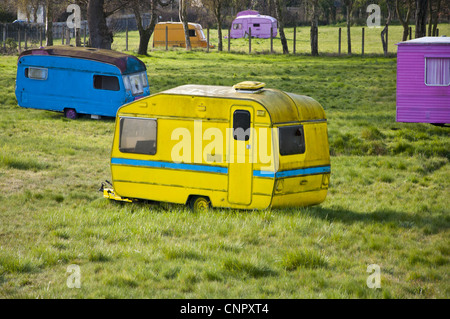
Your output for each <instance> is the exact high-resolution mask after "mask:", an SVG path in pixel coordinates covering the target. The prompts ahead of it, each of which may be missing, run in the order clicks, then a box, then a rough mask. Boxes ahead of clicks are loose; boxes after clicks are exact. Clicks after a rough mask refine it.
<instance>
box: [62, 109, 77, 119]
mask: <svg viewBox="0 0 450 319" xmlns="http://www.w3.org/2000/svg"><path fill="white" fill-rule="evenodd" d="M64 116H65V117H66V118H68V119H71V120H75V119H76V118H77V117H78V114H77V111H75V109H65V110H64Z"/></svg>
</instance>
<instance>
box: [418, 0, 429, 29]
mask: <svg viewBox="0 0 450 319" xmlns="http://www.w3.org/2000/svg"><path fill="white" fill-rule="evenodd" d="M427 1H428V0H416V34H415V37H416V38H421V37H424V36H425V35H426V34H427Z"/></svg>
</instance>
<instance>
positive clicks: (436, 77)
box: [397, 37, 450, 125]
mask: <svg viewBox="0 0 450 319" xmlns="http://www.w3.org/2000/svg"><path fill="white" fill-rule="evenodd" d="M397 45H398V50H397V122H414V123H432V124H441V125H443V124H449V123H450V38H448V37H422V38H417V39H414V40H409V41H404V42H400V43H397Z"/></svg>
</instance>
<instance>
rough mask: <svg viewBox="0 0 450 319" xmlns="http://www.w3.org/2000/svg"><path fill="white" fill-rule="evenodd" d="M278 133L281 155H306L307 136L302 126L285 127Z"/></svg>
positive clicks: (279, 129)
mask: <svg viewBox="0 0 450 319" xmlns="http://www.w3.org/2000/svg"><path fill="white" fill-rule="evenodd" d="M278 133H279V139H280V154H281V155H294V154H303V153H305V135H304V134H303V126H302V125H292V126H283V127H280V128H278Z"/></svg>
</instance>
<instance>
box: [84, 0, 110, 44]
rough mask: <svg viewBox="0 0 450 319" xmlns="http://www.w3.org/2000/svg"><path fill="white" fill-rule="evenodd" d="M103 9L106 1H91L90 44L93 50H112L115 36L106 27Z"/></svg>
mask: <svg viewBox="0 0 450 319" xmlns="http://www.w3.org/2000/svg"><path fill="white" fill-rule="evenodd" d="M103 7H104V0H89V3H88V6H87V16H88V25H89V42H90V46H91V47H93V48H98V49H108V50H111V43H112V41H113V36H112V33H111V31H109V29H108V26H107V25H106V17H105V12H104V9H103Z"/></svg>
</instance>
